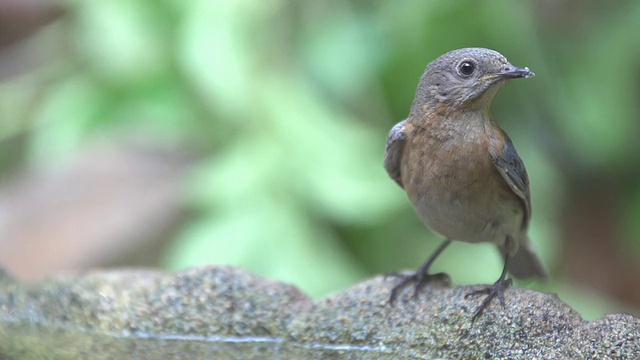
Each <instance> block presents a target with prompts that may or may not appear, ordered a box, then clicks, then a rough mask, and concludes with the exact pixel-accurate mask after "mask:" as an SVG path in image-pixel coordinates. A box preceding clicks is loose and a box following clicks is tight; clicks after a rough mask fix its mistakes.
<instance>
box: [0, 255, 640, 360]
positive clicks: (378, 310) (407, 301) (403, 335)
mask: <svg viewBox="0 0 640 360" xmlns="http://www.w3.org/2000/svg"><path fill="white" fill-rule="evenodd" d="M394 283H395V282H394V281H393V280H386V281H385V280H384V279H382V278H381V277H376V278H373V279H370V280H368V281H365V282H363V283H360V284H357V285H354V286H353V287H352V288H350V289H347V290H345V291H343V292H341V293H338V294H336V295H333V296H331V297H328V298H326V299H323V300H319V301H316V302H312V301H311V300H310V299H309V298H307V297H306V296H305V295H304V294H302V293H301V292H300V291H299V290H297V289H296V288H295V287H293V286H290V285H286V284H283V283H279V282H276V281H273V280H270V279H265V278H262V277H259V276H256V275H253V274H251V273H248V272H246V271H244V270H242V269H238V268H233V267H226V266H221V267H209V268H199V269H193V270H189V271H185V272H182V273H179V274H176V275H166V274H163V273H159V272H154V271H145V270H121V271H112V272H89V273H85V274H79V275H65V276H58V277H55V278H53V279H50V280H47V281H43V282H40V283H36V284H31V285H23V284H19V283H16V282H14V281H13V280H12V279H10V278H9V277H8V276H6V275H2V274H0V354H20V355H21V356H23V355H24V356H25V357H24V358H29V357H28V356H29V355H32V358H38V357H37V356H35V355H34V354H36V353H35V352H36V351H39V353H38V356H41V355H42V354H43V353H44V354H48V355H49V357H50V358H60V359H66V358H77V356H79V354H86V353H93V354H94V355H95V354H98V353H100V354H102V355H104V357H103V358H112V357H114V356H116V357H118V358H123V356H124V354H132V352H131V349H132V348H135V349H137V351H138V352H140V350H141V349H144V353H145V354H147V355H149V354H151V353H153V351H154V350H156V351H160V350H161V353H162V354H165V355H166V354H170V353H171V354H173V353H175V354H177V355H176V358H179V356H182V355H185V354H189V355H190V356H191V358H207V357H210V356H213V355H215V356H218V357H219V358H223V359H224V358H229V359H234V358H243V359H260V358H280V359H295V358H301V356H302V358H309V359H315V358H318V359H320V358H336V359H338V358H348V359H365V358H366V359H385V358H391V357H393V358H398V357H401V358H416V359H436V358H447V359H468V358H488V359H489V358H523V359H524V358H526V359H532V358H537V359H553V358H558V359H565V358H571V359H602V358H614V359H616V358H618V359H640V319H638V318H635V317H633V316H631V315H624V314H614V315H607V316H605V317H604V318H602V319H599V320H597V321H593V322H587V321H584V320H583V319H582V318H581V317H580V315H579V314H578V313H576V312H575V311H574V310H573V309H571V308H570V307H569V306H568V305H566V304H565V303H563V302H562V301H561V300H560V299H558V297H557V296H555V295H550V294H544V293H540V292H536V291H531V290H524V289H518V288H511V289H509V290H508V291H507V293H506V302H507V303H506V307H505V308H504V309H503V308H502V307H500V306H499V305H498V304H497V303H496V304H493V305H492V306H491V307H490V308H488V309H487V310H486V312H485V314H484V315H483V316H482V317H481V318H480V319H479V320H478V321H477V322H476V323H475V324H472V323H471V315H472V313H473V311H474V310H475V309H476V308H477V306H479V304H480V302H481V300H482V299H481V298H478V299H465V298H464V296H465V294H467V293H469V292H470V291H472V290H474V289H477V288H479V287H473V286H471V287H446V286H438V285H432V286H428V287H426V288H425V289H424V291H423V292H422V293H421V294H419V295H418V296H417V297H416V298H410V295H411V291H410V289H409V290H407V291H406V292H405V293H403V294H401V296H400V298H399V299H398V301H397V302H396V303H395V305H394V306H390V305H389V304H388V303H387V299H388V296H389V291H390V290H391V287H392V286H393V285H394ZM56 329H58V331H56ZM62 330H64V331H62ZM52 333H53V334H55V335H52ZM53 338H55V339H56V340H55V344H56V345H59V344H61V343H66V344H67V346H66V347H64V348H65V349H66V350H67V351H66V352H64V353H60V352H59V350H57V351H58V352H56V351H49V352H48V351H47V349H46V348H48V347H51V348H54V347H55V346H53V345H52V343H51V341H53V340H51V339H53ZM3 339H4V340H3ZM39 339H40V340H39ZM47 339H49V340H48V341H47ZM58 347H59V346H58ZM43 348H45V349H43ZM95 349H100V351H97V352H96V351H95ZM238 354H240V355H238ZM235 355H238V356H239V357H235ZM14 357H16V356H15V355H14ZM94 357H96V356H94ZM0 358H2V357H0ZM9 358H10V357H9ZM19 358H23V357H19ZM96 358H97V357H96ZM101 358H102V357H101ZM131 358H135V357H131ZM149 358H153V357H149ZM165 358H173V357H170V356H167V357H165Z"/></svg>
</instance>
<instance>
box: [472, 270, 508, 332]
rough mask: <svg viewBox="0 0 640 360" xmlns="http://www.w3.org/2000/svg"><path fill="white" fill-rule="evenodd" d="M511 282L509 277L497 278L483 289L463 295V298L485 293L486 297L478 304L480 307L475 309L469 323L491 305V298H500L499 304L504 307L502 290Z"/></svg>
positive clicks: (474, 320) (473, 321)
mask: <svg viewBox="0 0 640 360" xmlns="http://www.w3.org/2000/svg"><path fill="white" fill-rule="evenodd" d="M512 283H513V282H512V281H511V279H502V278H501V279H498V281H496V282H495V283H494V284H493V286H489V287H486V288H484V289H480V290H477V291H474V292H471V293H468V294H467V295H465V297H464V298H465V299H468V298H470V297H475V296H479V295H486V296H487V297H486V298H485V299H484V301H483V302H482V304H481V305H480V307H479V308H478V310H476V312H475V313H474V314H473V318H472V319H471V323H472V324H473V323H475V322H476V320H478V318H480V316H481V315H482V313H483V312H484V310H485V309H486V308H487V307H488V306H489V305H491V302H492V301H493V299H495V298H496V297H497V298H498V300H500V305H502V307H503V308H504V307H505V302H504V291H505V290H507V289H508V288H509V287H510V286H511V284H512Z"/></svg>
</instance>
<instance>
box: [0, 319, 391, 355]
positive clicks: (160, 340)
mask: <svg viewBox="0 0 640 360" xmlns="http://www.w3.org/2000/svg"><path fill="white" fill-rule="evenodd" d="M397 358H398V357H397V356H395V357H394V356H393V354H392V353H391V352H390V350H387V349H377V348H367V347H354V346H349V345H340V346H336V345H323V344H297V343H293V342H288V341H284V340H282V339H276V338H219V337H210V338H204V337H198V336H154V335H152V334H127V335H122V336H116V335H111V334H104V333H95V332H93V333H91V332H86V331H81V330H75V329H65V328H57V327H50V326H42V325H34V324H26V325H24V324H0V360H15V359H20V360H32V359H33V360H35V359H37V360H44V359H52V360H54V359H55V360H58V359H60V360H65V359H74V360H75V359H96V360H102V359H196V360H197V359H216V360H236V359H237V360H253V359H261V360H262V359H283V360H288V359H309V360H315V359H347V360H359V359H372V360H382V359H397Z"/></svg>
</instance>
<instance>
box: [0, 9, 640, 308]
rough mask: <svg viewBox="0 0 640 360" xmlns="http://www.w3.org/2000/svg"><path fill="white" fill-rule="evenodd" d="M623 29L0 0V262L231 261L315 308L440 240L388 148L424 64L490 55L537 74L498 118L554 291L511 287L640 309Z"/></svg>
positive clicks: (635, 50)
mask: <svg viewBox="0 0 640 360" xmlns="http://www.w3.org/2000/svg"><path fill="white" fill-rule="evenodd" d="M638 34H640V3H639V2H637V1H633V0H621V1H616V2H602V1H594V0H587V1H585V0H561V1H509V0H492V1H485V2H478V1H472V0H466V1H449V0H440V1H435V0H434V1H418V0H413V1H409V0H407V1H360V0H350V1H348V0H341V1H332V0H327V1H315V0H270V1H261V0H225V1H216V0H190V1H184V0H89V1H86V0H84V1H80V0H78V1H53V0H49V1H47V0H0V266H2V267H4V268H5V269H7V270H8V271H9V272H10V273H12V274H14V275H15V276H17V277H19V278H21V279H24V280H37V279H41V278H43V277H45V276H49V275H51V274H54V273H57V272H60V271H69V270H83V269H91V268H103V267H112V266H148V267H160V268H163V269H166V270H168V271H177V270H180V269H184V268H187V267H192V266H199V265H205V264H220V263H224V264H235V265H239V266H242V267H245V268H247V269H250V270H251V271H254V272H256V273H258V274H261V275H265V276H269V277H272V278H275V279H278V280H282V281H286V282H290V283H294V284H296V285H297V286H299V287H300V288H301V289H303V290H304V291H306V292H307V293H309V294H310V295H312V296H314V297H322V296H326V295H328V294H330V293H332V292H335V291H339V290H341V289H344V288H345V287H348V286H349V285H351V284H353V283H355V282H357V281H360V280H363V279H365V278H367V277H370V276H373V275H375V274H380V273H385V272H388V271H392V270H398V269H415V268H417V267H418V266H419V265H420V264H422V262H423V261H424V260H425V259H426V257H427V256H428V255H429V254H430V253H431V252H432V251H433V250H434V249H435V247H436V246H437V245H438V244H439V243H440V241H441V239H440V238H439V237H438V236H437V235H435V234H433V233H431V232H430V231H429V230H427V229H425V227H424V226H423V225H422V224H421V223H420V222H419V220H418V219H417V217H416V216H415V214H414V213H413V210H412V208H411V207H410V204H409V202H408V200H407V199H406V196H405V195H404V193H403V192H402V191H401V189H400V188H398V187H397V185H396V184H395V183H394V182H393V181H391V180H390V179H389V178H388V177H387V174H386V173H385V171H384V169H383V167H382V156H383V153H384V147H385V139H386V136H387V133H388V131H389V129H390V128H391V126H392V125H393V124H395V123H396V122H398V121H400V120H402V119H404V118H405V116H406V115H407V113H408V111H409V107H410V105H411V102H412V100H413V95H414V92H415V88H416V85H417V82H418V79H419V77H420V75H421V74H422V72H423V70H424V68H425V65H426V64H427V63H428V62H429V61H431V60H433V59H434V58H436V57H437V56H439V55H441V54H443V53H444V52H446V51H449V50H452V49H456V48H460V47H468V46H482V47H489V48H493V49H496V50H498V51H500V52H502V53H503V54H505V55H506V56H507V57H508V58H509V59H510V60H511V62H512V63H514V64H516V65H518V66H528V67H530V68H531V69H532V70H533V71H535V72H536V74H537V76H536V77H535V78H533V79H528V80H520V81H514V82H512V83H510V84H508V85H507V86H506V87H505V88H504V89H503V91H502V93H501V94H500V95H499V96H498V98H497V101H496V102H495V103H494V106H493V113H494V116H495V118H496V119H497V120H498V121H499V122H500V123H501V124H502V125H503V127H504V128H505V129H506V131H507V132H508V133H509V134H510V136H511V138H512V139H513V140H514V143H515V144H516V147H517V148H518V150H519V152H520V154H521V156H522V158H523V159H524V161H525V163H526V165H527V168H528V170H529V174H530V177H531V183H532V185H531V187H532V196H533V208H534V213H533V222H532V228H531V238H532V239H533V240H534V242H535V244H536V247H537V248H538V250H539V252H540V254H541V256H542V258H543V259H544V262H545V263H546V264H547V265H548V267H549V268H550V270H551V272H552V274H553V280H552V281H551V282H549V283H546V284H542V283H535V282H533V283H519V284H518V285H519V286H528V287H531V288H535V289H538V290H543V291H549V292H556V293H558V294H559V296H560V297H561V298H562V299H563V300H565V301H567V302H568V303H569V304H571V305H572V306H574V307H575V308H576V309H577V310H579V311H580V312H581V314H582V315H583V316H584V317H585V318H587V319H594V318H597V317H600V316H602V314H604V313H607V312H613V311H624V312H630V313H632V314H635V315H640V36H638ZM435 267H436V269H435V270H436V271H446V272H448V273H449V274H451V276H452V277H453V280H454V282H455V283H458V284H471V283H492V282H493V281H494V280H495V279H496V278H497V277H498V275H499V273H500V269H501V260H500V258H499V256H498V254H497V251H496V250H495V249H494V248H493V247H492V246H491V245H469V244H455V245H453V246H452V247H451V248H449V249H448V250H447V251H446V252H445V253H444V254H443V255H442V257H441V258H440V259H439V261H438V262H437V263H436V266H435Z"/></svg>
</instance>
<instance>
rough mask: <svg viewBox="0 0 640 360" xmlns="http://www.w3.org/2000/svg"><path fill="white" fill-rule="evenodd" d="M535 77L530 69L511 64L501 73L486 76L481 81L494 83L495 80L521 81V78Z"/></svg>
mask: <svg viewBox="0 0 640 360" xmlns="http://www.w3.org/2000/svg"><path fill="white" fill-rule="evenodd" d="M533 76H536V74H534V73H533V71H531V70H529V68H528V67H524V68H519V67H515V66H513V65H511V64H507V65H506V66H505V67H504V68H503V69H502V71H500V72H499V73H495V74H489V75H485V76H483V77H482V78H481V79H482V80H492V81H493V80H509V79H521V78H529V77H533Z"/></svg>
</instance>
